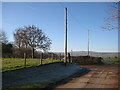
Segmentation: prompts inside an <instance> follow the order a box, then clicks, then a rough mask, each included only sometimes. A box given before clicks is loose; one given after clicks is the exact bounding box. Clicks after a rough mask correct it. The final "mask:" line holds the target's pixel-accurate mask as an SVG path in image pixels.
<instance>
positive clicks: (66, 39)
mask: <svg viewBox="0 0 120 90" xmlns="http://www.w3.org/2000/svg"><path fill="white" fill-rule="evenodd" d="M66 64H67V8H65V66H66Z"/></svg>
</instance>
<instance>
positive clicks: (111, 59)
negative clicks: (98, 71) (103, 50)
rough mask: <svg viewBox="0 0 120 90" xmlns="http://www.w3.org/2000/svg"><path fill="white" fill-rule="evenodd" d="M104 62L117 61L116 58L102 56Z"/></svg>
mask: <svg viewBox="0 0 120 90" xmlns="http://www.w3.org/2000/svg"><path fill="white" fill-rule="evenodd" d="M103 60H104V61H105V62H111V63H118V58H103Z"/></svg>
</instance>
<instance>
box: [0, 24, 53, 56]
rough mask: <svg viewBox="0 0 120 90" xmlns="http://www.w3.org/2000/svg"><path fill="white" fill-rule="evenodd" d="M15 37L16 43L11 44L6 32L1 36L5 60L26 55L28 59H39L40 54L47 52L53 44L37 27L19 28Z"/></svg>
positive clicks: (15, 32)
mask: <svg viewBox="0 0 120 90" xmlns="http://www.w3.org/2000/svg"><path fill="white" fill-rule="evenodd" d="M13 36H14V42H12V43H10V42H9V41H8V39H7V36H6V33H5V32H4V31H2V33H1V34H0V42H1V44H2V57H3V58H23V57H24V53H26V55H27V57H28V58H39V57H40V52H41V51H43V52H47V51H48V50H50V45H51V44H52V41H51V39H50V38H49V37H48V36H47V35H45V33H44V32H43V31H42V29H40V28H38V27H36V26H35V25H31V26H30V25H29V26H24V27H20V28H17V29H16V30H15V31H14V34H13ZM37 50H41V51H39V52H38V51H37ZM49 54H51V53H49ZM46 55H47V54H46ZM44 56H45V54H44Z"/></svg>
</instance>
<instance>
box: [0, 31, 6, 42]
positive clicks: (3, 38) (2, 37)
mask: <svg viewBox="0 0 120 90" xmlns="http://www.w3.org/2000/svg"><path fill="white" fill-rule="evenodd" d="M0 43H4V44H6V43H8V40H7V36H6V33H5V32H4V31H1V33H0Z"/></svg>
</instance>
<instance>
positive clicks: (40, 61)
mask: <svg viewBox="0 0 120 90" xmlns="http://www.w3.org/2000/svg"><path fill="white" fill-rule="evenodd" d="M42 59H43V53H41V59H40V65H42Z"/></svg>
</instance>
